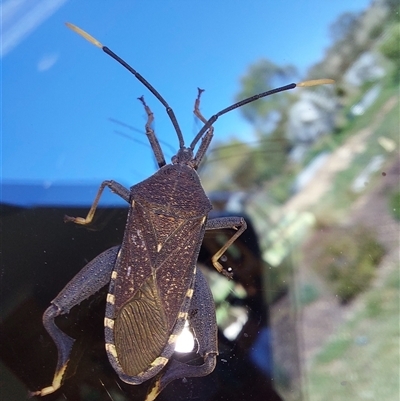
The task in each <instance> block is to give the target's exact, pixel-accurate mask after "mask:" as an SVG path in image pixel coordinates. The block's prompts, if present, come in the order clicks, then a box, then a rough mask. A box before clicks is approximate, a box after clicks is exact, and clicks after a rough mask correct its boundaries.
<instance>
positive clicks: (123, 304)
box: [106, 202, 205, 383]
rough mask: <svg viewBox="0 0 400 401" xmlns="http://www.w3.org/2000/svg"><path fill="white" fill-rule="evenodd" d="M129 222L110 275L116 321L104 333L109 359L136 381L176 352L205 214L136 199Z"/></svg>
mask: <svg viewBox="0 0 400 401" xmlns="http://www.w3.org/2000/svg"><path fill="white" fill-rule="evenodd" d="M127 224H129V225H130V226H131V227H135V228H134V229H133V230H126V231H125V237H124V242H123V245H122V246H121V252H120V254H119V256H118V261H117V264H116V269H115V271H114V273H113V277H112V280H111V284H110V291H109V301H112V302H108V304H107V311H106V317H107V318H109V319H110V320H112V321H113V322H114V324H113V330H112V331H111V330H107V329H106V337H110V336H111V337H112V338H109V340H111V341H110V342H111V343H112V344H115V358H114V361H113V360H111V359H110V361H111V363H112V364H113V366H114V368H115V369H116V370H117V372H118V373H119V374H120V377H121V378H122V379H123V380H125V381H128V382H131V383H137V382H139V383H140V382H142V381H144V380H147V379H148V378H150V377H153V376H154V375H155V374H156V373H157V372H158V371H159V370H161V368H162V367H163V366H164V365H165V364H166V363H167V362H168V359H169V358H170V356H171V355H172V353H173V352H174V342H175V339H176V336H177V334H179V333H180V331H181V330H182V328H183V324H184V322H185V320H186V318H187V311H188V309H189V306H190V301H191V297H192V294H193V285H194V282H193V280H194V272H195V261H196V260H197V256H198V252H199V247H200V245H199V244H201V239H202V238H203V235H204V230H205V219H204V218H194V219H179V218H176V217H171V216H165V215H161V214H158V213H155V212H154V211H152V210H151V209H149V208H148V207H143V206H142V205H141V204H139V203H138V202H135V203H134V205H133V207H132V209H131V212H130V215H129V217H128V223H127ZM176 244H179V247H178V246H177V245H176ZM188 261H189V266H188ZM107 333H108V335H107ZM106 342H108V341H107V338H106ZM115 365H117V366H118V368H117V367H116V366H115ZM126 376H128V377H126ZM134 378H138V379H137V380H136V379H134Z"/></svg>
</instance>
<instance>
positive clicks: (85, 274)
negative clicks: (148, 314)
mask: <svg viewBox="0 0 400 401" xmlns="http://www.w3.org/2000/svg"><path fill="white" fill-rule="evenodd" d="M119 248H120V247H119V246H115V247H113V248H110V249H108V250H107V251H105V252H103V253H101V254H100V255H99V256H97V257H96V258H94V259H93V260H92V261H91V262H89V263H88V264H87V265H86V266H85V267H84V268H83V269H82V270H81V271H80V272H79V273H78V274H77V275H76V276H75V277H74V278H73V279H72V280H71V281H70V282H69V283H68V284H67V285H66V286H65V287H64V289H63V290H61V292H60V293H59V294H58V295H57V297H56V298H54V299H53V301H51V305H50V306H49V307H48V308H47V309H46V311H45V312H44V314H43V325H44V327H45V329H46V330H47V332H48V333H49V334H50V336H51V338H52V339H53V341H54V343H55V345H56V347H57V352H58V360H57V367H56V371H55V373H54V378H53V381H52V384H51V386H49V387H44V388H42V389H41V390H39V391H35V392H32V393H31V395H32V396H34V395H40V396H43V395H47V394H51V393H53V392H54V391H56V390H57V389H58V388H60V386H61V384H62V380H63V377H64V374H65V372H66V369H67V365H68V362H69V357H70V354H71V350H72V346H73V344H74V341H75V340H74V339H73V338H71V337H69V336H68V335H67V334H65V333H64V332H63V331H62V330H60V329H59V328H58V326H57V325H56V324H55V322H54V319H55V318H56V317H57V316H60V315H64V314H66V313H68V312H69V311H70V309H71V308H72V307H74V306H75V305H78V304H80V303H81V302H82V301H83V300H85V299H86V298H89V296H91V295H93V294H94V293H96V292H97V291H99V290H100V289H101V288H103V287H104V286H105V285H106V284H108V283H109V281H110V279H111V272H112V270H113V268H114V265H115V262H116V260H117V256H118V251H119Z"/></svg>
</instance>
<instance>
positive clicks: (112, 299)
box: [107, 294, 115, 305]
mask: <svg viewBox="0 0 400 401" xmlns="http://www.w3.org/2000/svg"><path fill="white" fill-rule="evenodd" d="M107 302H108V303H109V304H111V305H114V303H115V297H114V295H113V294H107Z"/></svg>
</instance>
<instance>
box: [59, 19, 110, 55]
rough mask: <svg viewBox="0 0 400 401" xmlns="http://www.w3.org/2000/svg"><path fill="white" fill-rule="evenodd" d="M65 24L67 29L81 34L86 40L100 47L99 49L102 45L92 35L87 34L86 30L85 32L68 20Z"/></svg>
mask: <svg viewBox="0 0 400 401" xmlns="http://www.w3.org/2000/svg"><path fill="white" fill-rule="evenodd" d="M65 25H67V27H68V28H69V29H72V30H73V31H74V32H76V33H77V34H79V35H81V36H83V37H84V38H85V39H86V40H88V41H89V42H90V43H92V44H93V45H95V46H97V47H100V49H102V48H103V45H102V44H101V43H100V42H99V41H98V40H97V39H95V38H94V37H93V36H91V35H89V34H88V33H87V32H85V31H84V30H83V29H81V28H79V27H77V26H76V25H74V24H71V23H69V22H66V23H65Z"/></svg>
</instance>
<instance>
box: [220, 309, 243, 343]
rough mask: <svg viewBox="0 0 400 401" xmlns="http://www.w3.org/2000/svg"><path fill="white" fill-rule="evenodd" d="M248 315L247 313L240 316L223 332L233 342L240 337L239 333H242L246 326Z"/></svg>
mask: <svg viewBox="0 0 400 401" xmlns="http://www.w3.org/2000/svg"><path fill="white" fill-rule="evenodd" d="M247 319H248V317H247V314H246V313H242V314H240V315H239V316H238V317H237V319H236V321H234V322H233V323H231V324H230V325H229V326H228V327H226V328H225V329H224V331H223V333H224V336H225V337H226V338H227V339H228V340H231V341H234V340H236V338H237V336H238V335H239V333H240V332H241V331H242V328H243V326H244V325H245V324H246V322H247Z"/></svg>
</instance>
